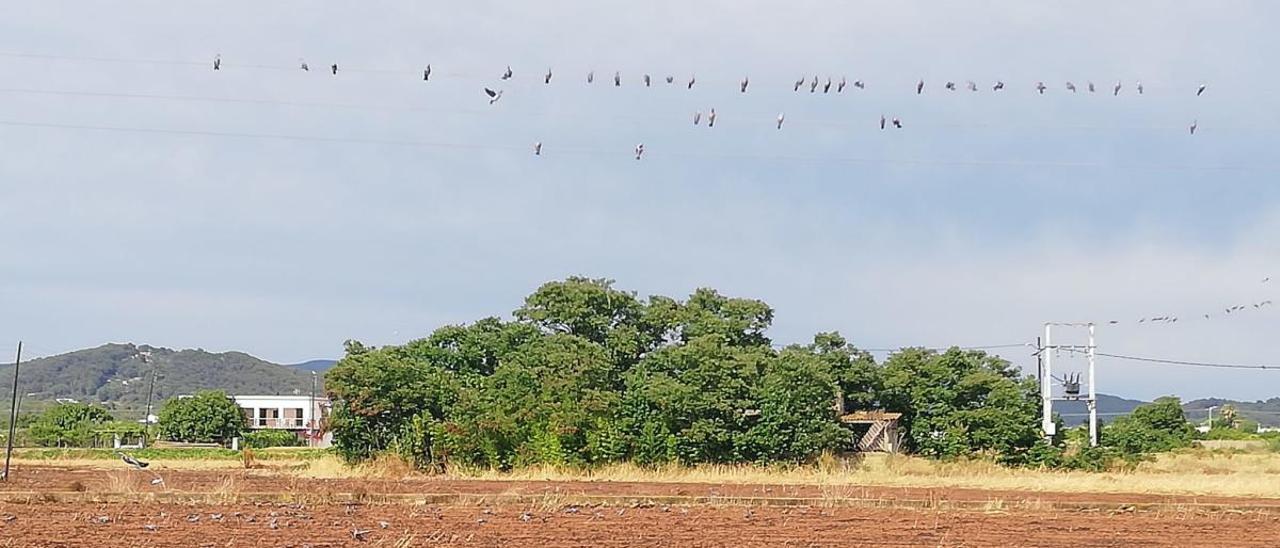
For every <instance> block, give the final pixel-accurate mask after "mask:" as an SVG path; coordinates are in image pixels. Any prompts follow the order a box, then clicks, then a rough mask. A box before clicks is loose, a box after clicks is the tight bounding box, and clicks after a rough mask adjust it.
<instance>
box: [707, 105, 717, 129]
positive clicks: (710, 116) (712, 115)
mask: <svg viewBox="0 0 1280 548" xmlns="http://www.w3.org/2000/svg"><path fill="white" fill-rule="evenodd" d="M707 127H716V109H714V108H713V109H711V112H708V113H707Z"/></svg>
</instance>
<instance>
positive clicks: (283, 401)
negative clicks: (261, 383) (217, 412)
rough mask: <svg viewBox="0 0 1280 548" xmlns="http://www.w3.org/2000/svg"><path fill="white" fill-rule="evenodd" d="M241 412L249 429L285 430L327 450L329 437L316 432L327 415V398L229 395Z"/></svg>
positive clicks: (328, 404) (320, 428) (326, 434)
mask: <svg viewBox="0 0 1280 548" xmlns="http://www.w3.org/2000/svg"><path fill="white" fill-rule="evenodd" d="M231 399H233V400H235V402H236V405H239V406H240V408H241V409H243V410H244V416H245V419H247V420H248V423H249V429H250V430H288V431H290V432H293V433H294V434H296V435H297V436H298V437H299V438H301V439H303V440H306V441H307V444H308V445H310V446H312V447H328V446H329V444H330V442H331V436H330V435H329V434H328V433H325V434H324V435H323V436H321V435H318V432H320V431H321V430H323V428H322V425H323V424H324V421H325V419H326V418H328V416H329V408H330V403H329V399H328V398H322V397H315V398H312V397H311V396H231Z"/></svg>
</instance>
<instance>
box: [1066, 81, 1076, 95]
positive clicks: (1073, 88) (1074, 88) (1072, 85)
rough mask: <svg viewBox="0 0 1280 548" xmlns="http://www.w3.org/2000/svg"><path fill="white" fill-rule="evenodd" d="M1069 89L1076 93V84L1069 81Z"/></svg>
mask: <svg viewBox="0 0 1280 548" xmlns="http://www.w3.org/2000/svg"><path fill="white" fill-rule="evenodd" d="M1067 90H1068V91H1070V92H1071V93H1075V92H1076V85H1075V84H1072V83H1071V82H1067Z"/></svg>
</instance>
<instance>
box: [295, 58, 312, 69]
mask: <svg viewBox="0 0 1280 548" xmlns="http://www.w3.org/2000/svg"><path fill="white" fill-rule="evenodd" d="M298 63H299V64H300V65H301V66H300V67H299V68H301V69H302V71H303V72H310V71H311V67H308V66H307V62H306V61H303V60H302V59H298Z"/></svg>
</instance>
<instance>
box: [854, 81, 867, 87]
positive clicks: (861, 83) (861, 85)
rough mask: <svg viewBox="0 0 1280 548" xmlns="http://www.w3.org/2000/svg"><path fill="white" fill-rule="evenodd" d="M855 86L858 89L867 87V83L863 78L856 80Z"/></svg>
mask: <svg viewBox="0 0 1280 548" xmlns="http://www.w3.org/2000/svg"><path fill="white" fill-rule="evenodd" d="M853 87H855V88H858V89H867V83H866V82H863V81H862V80H854V81H853Z"/></svg>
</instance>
